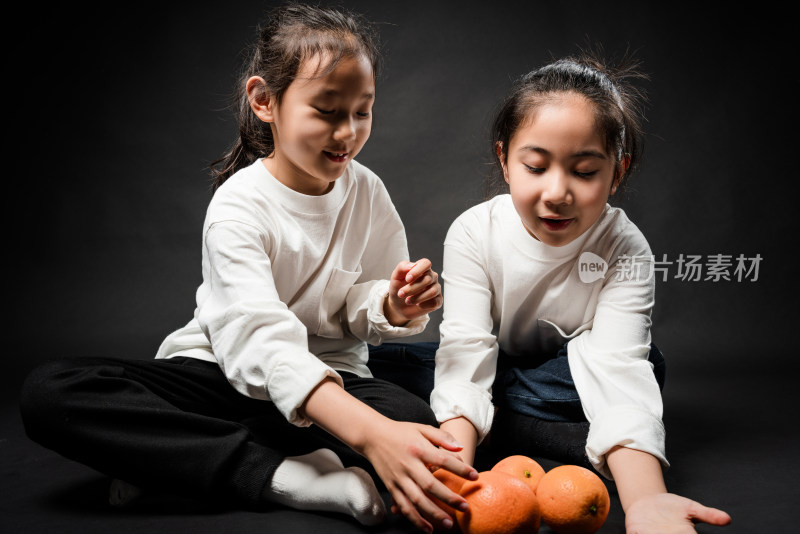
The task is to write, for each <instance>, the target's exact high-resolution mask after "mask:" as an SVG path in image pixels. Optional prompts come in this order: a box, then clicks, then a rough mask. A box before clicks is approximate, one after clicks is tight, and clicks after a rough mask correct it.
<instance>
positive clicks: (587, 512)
mask: <svg viewBox="0 0 800 534" xmlns="http://www.w3.org/2000/svg"><path fill="white" fill-rule="evenodd" d="M536 496H537V498H538V499H539V510H540V512H541V515H542V521H543V522H544V523H546V524H547V526H549V527H550V528H551V529H552V530H553V532H557V533H558V534H592V533H593V532H597V531H598V530H600V527H602V526H603V523H605V521H606V518H607V517H608V510H609V507H610V504H611V500H610V498H609V495H608V489H607V488H606V485H605V484H604V483H603V481H602V480H601V479H600V477H599V476H597V475H596V474H595V473H593V472H592V471H590V470H588V469H586V468H585V467H581V466H579V465H567V464H565V465H559V466H558V467H554V468H552V469H551V470H550V471H548V472H547V473H545V475H544V476H543V477H542V478H541V480H539V486H538V487H537V488H536Z"/></svg>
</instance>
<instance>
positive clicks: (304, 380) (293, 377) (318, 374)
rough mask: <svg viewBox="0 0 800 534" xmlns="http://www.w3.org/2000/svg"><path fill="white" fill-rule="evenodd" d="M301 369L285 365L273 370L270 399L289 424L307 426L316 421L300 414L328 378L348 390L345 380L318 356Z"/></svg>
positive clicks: (279, 365) (270, 382)
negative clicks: (302, 407) (314, 391)
mask: <svg viewBox="0 0 800 534" xmlns="http://www.w3.org/2000/svg"><path fill="white" fill-rule="evenodd" d="M311 356H312V358H313V359H310V360H309V361H308V362H304V365H302V366H298V365H296V362H295V364H294V365H293V364H292V363H289V362H281V363H279V364H277V365H276V366H275V367H273V369H272V372H271V373H270V376H269V384H268V388H267V390H268V392H269V395H270V400H271V401H272V402H273V403H274V404H275V407H276V408H278V411H280V412H281V414H283V416H284V417H285V418H286V420H287V421H289V422H290V423H292V424H293V425H296V426H299V427H306V426H310V425H311V424H312V421H310V420H309V419H307V418H306V417H304V416H302V415H301V414H300V413H299V408H300V407H301V406H302V405H303V403H305V401H306V399H307V398H308V396H309V394H311V392H312V391H313V390H314V389H315V388H316V387H317V386H318V385H319V384H320V383H321V382H322V381H323V380H325V379H326V378H328V377H330V378H333V379H334V380H335V381H336V383H337V384H339V385H340V386H342V387H344V383H343V381H342V377H341V376H339V374H338V373H337V372H336V371H334V370H333V369H331V368H330V367H328V366H327V365H325V364H324V363H322V361H320V360H319V359H318V358H317V357H316V356H314V355H311Z"/></svg>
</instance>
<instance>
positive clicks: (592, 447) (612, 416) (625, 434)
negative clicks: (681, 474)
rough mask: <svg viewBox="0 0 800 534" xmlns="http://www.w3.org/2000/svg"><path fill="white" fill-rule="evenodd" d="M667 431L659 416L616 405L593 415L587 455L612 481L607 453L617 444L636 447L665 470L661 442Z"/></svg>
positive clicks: (634, 407)
mask: <svg viewBox="0 0 800 534" xmlns="http://www.w3.org/2000/svg"><path fill="white" fill-rule="evenodd" d="M665 438H666V431H665V430H664V423H663V422H662V421H661V418H660V417H657V416H655V415H654V414H652V413H651V412H648V411H647V410H643V409H641V408H639V407H638V406H634V405H626V406H615V407H613V408H610V409H608V410H606V411H605V412H603V413H602V414H600V415H599V416H598V417H595V418H594V420H592V422H591V426H590V427H589V436H588V437H587V438H586V455H587V456H588V457H589V461H590V462H591V463H592V465H593V466H594V468H595V469H597V471H598V472H599V473H600V474H602V475H603V476H605V477H606V478H608V479H609V480H613V478H614V477H613V476H612V474H611V471H610V470H609V469H608V465H607V464H606V455H607V454H608V452H609V451H610V450H611V449H613V448H614V447H616V446H621V447H628V448H631V449H637V450H640V451H644V452H646V453H649V454H652V455H653V456H655V457H656V458H657V459H658V461H659V462H661V465H662V467H663V468H664V469H666V468H668V467H669V462H668V461H667V458H666V455H665V450H664V448H665V447H664V442H665Z"/></svg>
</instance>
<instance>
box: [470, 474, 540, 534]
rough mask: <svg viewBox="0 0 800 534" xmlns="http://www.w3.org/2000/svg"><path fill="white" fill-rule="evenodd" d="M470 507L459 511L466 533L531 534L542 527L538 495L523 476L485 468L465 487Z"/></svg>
mask: <svg viewBox="0 0 800 534" xmlns="http://www.w3.org/2000/svg"><path fill="white" fill-rule="evenodd" d="M461 496H462V497H464V499H466V501H467V503H468V504H469V510H467V511H466V512H462V511H461V510H457V511H456V522H457V523H458V526H459V527H460V528H461V532H462V533H463V534H531V533H535V532H538V530H539V503H538V501H537V500H536V494H535V493H534V492H533V491H532V490H531V488H530V487H529V486H528V485H527V484H526V483H525V482H523V481H522V480H520V479H519V478H517V477H515V476H513V475H509V474H508V473H502V472H499V471H482V472H480V473H478V479H477V480H467V481H465V482H464V485H463V486H461Z"/></svg>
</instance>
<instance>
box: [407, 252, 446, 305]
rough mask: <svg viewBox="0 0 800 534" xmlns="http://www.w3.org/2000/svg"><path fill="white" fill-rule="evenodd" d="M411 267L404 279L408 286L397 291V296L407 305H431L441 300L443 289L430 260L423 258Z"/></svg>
mask: <svg viewBox="0 0 800 534" xmlns="http://www.w3.org/2000/svg"><path fill="white" fill-rule="evenodd" d="M411 265H412V267H411V268H410V269H409V270H408V272H407V273H406V275H405V278H404V281H405V282H406V285H404V286H403V287H401V288H400V289H399V290H398V291H397V296H398V297H399V298H401V299H404V300H405V303H406V304H421V303H429V305H430V304H432V303H433V301H437V300H441V298H440V296H441V294H442V287H441V285H440V284H439V275H438V274H437V273H436V272H435V271H433V270H432V269H431V262H430V260H428V259H427V258H423V259H421V260H419V261H417V262H416V263H413V264H411ZM398 268H400V266H399V265H398ZM396 271H397V270H396Z"/></svg>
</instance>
